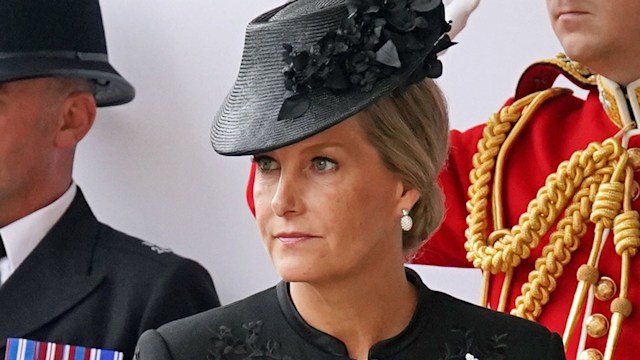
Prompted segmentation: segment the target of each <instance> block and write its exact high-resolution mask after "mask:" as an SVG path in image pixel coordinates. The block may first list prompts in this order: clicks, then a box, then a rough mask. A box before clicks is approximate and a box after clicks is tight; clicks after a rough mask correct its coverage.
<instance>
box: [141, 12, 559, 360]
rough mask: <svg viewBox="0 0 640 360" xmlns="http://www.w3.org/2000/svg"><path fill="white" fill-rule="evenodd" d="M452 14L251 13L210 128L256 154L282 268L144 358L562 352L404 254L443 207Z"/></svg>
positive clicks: (151, 346)
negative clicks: (448, 289)
mask: <svg viewBox="0 0 640 360" xmlns="http://www.w3.org/2000/svg"><path fill="white" fill-rule="evenodd" d="M448 29H449V25H448V24H447V23H446V22H445V21H444V10H443V6H442V4H441V2H440V1H432V0H413V1H406V0H395V1H394V0H386V1H384V0H360V1H351V0H347V1H345V0H298V1H295V2H292V3H288V4H285V5H283V6H281V7H279V8H277V9H274V10H272V11H270V12H267V13H265V14H263V15H261V16H259V17H258V18H257V19H255V20H254V21H253V22H252V23H251V24H249V26H248V28H247V36H246V42H245V51H244V56H243V60H242V64H241V66H240V74H239V76H238V79H237V81H236V84H235V85H234V88H233V89H232V91H231V93H230V94H229V96H228V97H227V99H226V100H225V103H224V104H223V106H222V108H221V110H220V112H219V113H218V114H217V116H216V122H215V124H214V127H213V130H212V142H213V146H214V148H215V150H216V151H217V152H219V153H221V154H224V155H253V156H254V162H255V164H256V167H257V168H258V171H257V174H256V179H255V185H254V186H255V187H254V198H255V207H256V220H257V223H258V227H259V229H260V233H261V236H262V238H263V241H264V244H265V247H266V249H267V251H268V252H269V255H270V256H271V258H272V261H273V263H274V266H275V267H276V269H277V271H278V272H279V274H280V275H281V276H282V278H283V281H282V282H280V283H279V284H278V285H277V286H276V287H273V288H271V289H268V290H265V291H263V292H261V293H259V294H256V295H253V296H251V297H249V298H247V299H244V300H241V301H239V302H236V303H234V304H231V305H228V306H226V307H224V308H220V309H215V310H212V311H209V312H205V313H202V314H199V315H196V316H193V317H190V318H187V319H183V320H180V321H177V322H173V323H170V324H168V325H166V326H164V327H162V328H160V329H159V330H158V331H148V332H147V333H145V334H144V335H143V336H142V337H141V339H140V341H139V348H138V350H139V351H138V355H137V356H138V358H139V359H154V360H155V359H176V360H177V359H205V358H206V359H211V360H222V359H227V360H233V359H283V360H284V359H313V360H316V359H318V360H322V359H327V360H328V359H363V360H366V359H402V360H411V359H420V360H424V359H448V360H451V359H481V360H484V359H518V360H523V359H564V355H563V349H562V344H561V340H560V338H559V336H558V335H556V334H551V333H550V332H548V331H547V330H546V329H544V328H543V327H541V326H539V325H536V324H534V323H530V322H527V321H525V320H521V319H517V318H514V317H510V316H508V315H504V314H498V313H494V312H492V311H490V310H487V309H483V308H480V307H476V306H474V305H471V304H467V303H464V302H462V301H459V300H457V299H454V298H452V297H450V296H448V295H445V294H442V293H439V292H436V291H432V290H430V289H428V288H427V287H426V286H425V285H424V284H422V282H421V280H420V278H419V277H418V275H417V274H416V273H414V272H413V271H411V270H409V269H405V268H404V266H403V263H404V259H405V257H406V255H407V254H408V253H409V252H411V251H412V250H413V249H414V248H416V247H417V246H418V245H419V244H420V242H421V239H424V238H426V237H427V236H428V235H429V234H430V233H431V232H432V231H433V230H434V229H435V228H436V227H437V226H438V224H439V222H440V220H441V217H442V213H443V205H442V195H441V192H440V189H439V188H438V185H437V182H436V175H437V174H438V171H439V169H440V168H441V167H442V165H443V162H444V159H445V157H446V153H447V150H446V149H447V135H448V133H447V130H448V122H447V115H446V106H445V103H444V100H443V98H442V95H441V93H440V91H439V90H438V88H437V86H436V85H435V83H434V82H433V80H431V79H427V80H425V78H434V77H437V76H439V75H440V73H441V64H440V62H439V61H438V60H437V57H436V54H437V53H438V52H439V51H441V50H443V49H445V48H446V47H448V46H449V45H450V44H451V43H450V41H449V39H448V37H447V36H446V35H445V33H446V31H447V30H448ZM283 44H284V46H283ZM283 48H284V53H283V50H282V49H283ZM283 68H284V70H283Z"/></svg>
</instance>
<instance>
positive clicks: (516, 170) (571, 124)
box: [414, 65, 640, 360]
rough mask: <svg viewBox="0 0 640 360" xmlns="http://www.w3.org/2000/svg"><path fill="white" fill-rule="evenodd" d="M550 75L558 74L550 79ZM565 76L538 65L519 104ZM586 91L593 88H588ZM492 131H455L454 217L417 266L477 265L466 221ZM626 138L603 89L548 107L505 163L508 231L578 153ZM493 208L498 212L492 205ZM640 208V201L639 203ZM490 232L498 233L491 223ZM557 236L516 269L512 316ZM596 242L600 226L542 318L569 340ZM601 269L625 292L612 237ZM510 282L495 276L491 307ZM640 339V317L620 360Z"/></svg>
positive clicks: (638, 292) (627, 328)
mask: <svg viewBox="0 0 640 360" xmlns="http://www.w3.org/2000/svg"><path fill="white" fill-rule="evenodd" d="M549 72H550V73H551V74H552V75H550V76H548V75H549V74H548V73H549ZM560 73H561V71H560V70H558V71H556V74H555V76H554V75H553V70H550V69H549V67H548V66H547V65H544V66H542V65H540V66H536V65H534V66H532V67H531V68H530V69H529V71H528V72H527V73H525V76H524V77H523V79H522V80H521V83H520V85H519V89H518V93H519V94H518V95H517V96H516V97H521V96H522V95H524V94H526V93H528V92H531V91H532V90H536V89H542V88H545V87H548V86H549V85H550V83H552V82H553V80H554V79H555V77H556V76H557V75H558V74H560ZM565 75H566V74H565ZM572 80H575V79H572ZM584 87H586V88H589V86H588V85H586V84H585V85H584ZM513 101H514V99H510V100H509V101H508V102H507V104H506V105H510V104H511V103H512V102H513ZM484 127H485V125H481V126H477V127H474V128H472V129H470V130H468V131H465V132H460V131H455V130H454V131H452V132H451V150H450V157H449V161H448V165H447V167H446V169H445V170H444V171H443V173H442V174H441V177H440V182H441V185H442V188H443V189H444V193H445V196H446V216H445V219H444V223H443V224H442V226H441V227H440V228H439V230H438V231H437V232H436V233H435V234H434V235H433V236H432V238H431V239H430V240H429V241H428V242H426V243H425V245H424V246H423V247H422V248H421V249H420V250H419V251H418V253H417V256H416V257H415V259H414V262H415V263H419V264H431V265H443V266H457V267H470V266H472V265H471V263H470V262H469V261H468V260H467V259H466V255H467V252H466V250H465V247H464V243H465V241H466V238H465V229H466V228H467V223H466V220H465V218H466V217H467V215H468V212H467V209H466V207H465V203H466V202H467V201H468V200H469V198H468V195H467V190H468V188H469V186H470V180H469V174H470V172H471V170H472V168H473V165H472V157H473V155H474V154H475V153H476V152H477V147H476V146H477V144H478V141H479V140H480V139H481V137H482V132H483V129H484ZM619 131H620V126H619V125H617V124H616V123H615V122H614V121H613V120H611V119H610V117H609V116H608V115H607V112H606V111H605V110H604V108H603V105H602V103H601V102H600V100H599V92H598V89H597V87H595V86H592V87H591V88H590V91H589V94H588V97H587V98H586V100H583V99H580V98H577V97H575V96H573V95H572V94H570V93H567V94H564V95H561V96H558V97H556V98H553V99H551V100H548V101H547V102H545V103H544V104H543V105H542V106H541V107H540V108H539V109H538V110H537V111H535V113H534V115H533V117H532V118H531V119H530V120H529V121H528V122H527V124H526V125H525V127H524V129H523V130H522V132H521V133H520V134H519V136H518V138H517V140H516V141H515V143H514V144H513V145H512V147H511V149H510V150H509V152H508V155H507V157H506V161H505V163H504V176H503V181H504V183H503V216H504V228H511V227H512V226H513V225H516V224H518V219H519V217H520V215H521V214H523V213H524V212H526V211H527V205H528V204H529V202H530V201H531V200H532V199H534V198H535V197H536V193H537V192H538V190H539V189H540V188H541V187H543V185H544V184H545V179H546V178H547V176H548V175H549V174H552V173H555V172H556V170H557V168H558V165H559V164H560V163H561V162H562V161H565V160H568V159H569V158H570V157H571V155H572V154H573V153H574V152H575V151H578V150H583V149H585V148H586V147H587V145H588V144H589V143H591V142H602V141H603V140H605V139H607V138H609V137H612V136H614V135H615V134H616V133H618V132H619ZM628 148H629V149H631V148H640V137H635V138H631V140H630V143H629V146H628ZM635 170H638V169H635ZM634 177H635V180H636V185H637V181H640V172H638V171H636V172H635V174H634ZM489 200H490V199H489ZM488 204H489V206H491V202H490V201H489V203H488ZM633 208H634V209H635V210H638V209H640V200H639V199H635V200H634V201H633ZM490 213H491V211H490V210H489V214H490ZM489 226H490V227H491V222H489ZM491 230H492V229H491V228H489V229H488V231H491ZM553 230H555V227H551V229H550V230H549V231H548V232H547V234H546V235H545V236H544V237H543V238H541V240H540V244H539V245H538V246H537V247H536V248H534V249H532V251H531V256H529V257H528V258H527V259H525V260H523V261H522V263H521V264H520V265H519V266H517V267H516V268H515V270H514V275H513V282H512V286H511V290H510V293H509V300H508V302H507V312H509V311H510V310H511V309H512V308H514V306H515V301H516V297H517V296H518V295H520V294H521V293H522V292H521V287H522V285H523V284H524V283H525V282H526V281H527V278H528V275H529V272H530V271H532V270H534V262H535V260H536V259H538V258H539V257H540V255H541V251H542V248H543V246H545V245H546V244H547V243H548V241H549V234H550V233H551V232H553ZM593 239H594V226H593V224H590V225H589V227H588V229H587V231H586V233H585V234H584V236H583V237H582V240H581V244H580V246H579V247H578V249H577V250H576V251H575V252H574V253H573V256H572V259H571V261H570V262H569V263H568V265H566V266H565V267H564V271H563V275H561V276H560V277H559V278H558V279H557V288H556V289H555V291H554V292H553V293H551V299H550V301H549V303H548V304H546V305H545V306H544V307H543V310H542V314H541V315H540V317H539V318H538V321H539V322H540V323H542V324H544V325H546V326H547V327H548V328H549V329H551V330H552V331H554V332H558V333H560V334H562V333H563V331H564V328H565V323H566V320H567V315H568V313H569V310H570V308H571V304H572V301H573V297H574V293H575V291H576V286H577V283H578V282H577V280H576V272H577V270H578V268H579V267H580V266H581V265H582V264H585V263H586V262H587V259H588V257H589V253H590V251H591V244H592V243H593ZM638 260H640V259H636V258H632V259H631V273H630V287H629V296H628V298H629V300H630V301H631V302H632V304H634V305H636V304H637V306H640V285H639V284H638V283H637V281H638V279H640V261H638ZM598 268H599V275H600V276H607V277H609V278H611V279H613V280H614V282H615V283H616V284H617V285H618V291H619V284H620V276H621V257H620V256H619V255H618V254H617V253H616V251H615V248H614V244H613V241H612V240H611V238H609V239H607V240H606V244H605V246H604V250H603V252H602V255H601V260H600V262H599V266H598ZM503 278H504V275H503V274H498V275H494V276H492V277H491V283H490V288H489V295H488V302H489V306H490V307H491V308H496V307H497V304H498V299H499V297H500V292H501V289H502V285H503ZM614 298H615V297H614ZM611 301H612V299H610V300H605V301H600V300H597V299H595V300H594V303H593V310H592V314H602V315H604V317H606V319H611V315H612V314H611V310H610V305H611ZM635 310H638V309H635ZM583 311H584V308H583ZM582 321H583V319H582V317H581V318H580V319H579V320H578V325H577V326H576V328H575V330H574V333H573V336H572V338H571V341H570V343H569V344H568V346H567V348H566V353H567V358H568V359H575V358H576V356H577V354H576V353H577V351H578V342H579V338H580V336H581V332H582V331H581V329H582ZM601 332H602V331H601ZM639 334H640V311H636V312H633V313H632V314H631V315H630V317H628V318H627V319H626V320H625V321H624V323H623V326H622V331H621V336H620V339H619V342H618V345H617V349H616V351H615V356H614V359H625V360H626V359H636V358H640V355H637V354H634V352H635V350H636V346H637V344H636V343H637V340H638V339H639V336H640V335H639ZM606 342H607V334H606V331H605V333H604V335H603V336H602V337H600V338H594V337H592V336H587V338H586V346H585V348H586V349H597V350H599V351H600V352H602V353H604V352H605V344H606ZM583 356H585V355H583ZM584 358H585V359H587V358H588V357H584ZM580 359H583V357H581V358H580Z"/></svg>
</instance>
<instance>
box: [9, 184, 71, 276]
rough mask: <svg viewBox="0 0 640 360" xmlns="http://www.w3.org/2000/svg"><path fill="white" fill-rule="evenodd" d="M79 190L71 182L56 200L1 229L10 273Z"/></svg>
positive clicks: (43, 235)
mask: <svg viewBox="0 0 640 360" xmlns="http://www.w3.org/2000/svg"><path fill="white" fill-rule="evenodd" d="M77 192H78V190H77V186H76V184H75V183H71V186H69V189H67V191H66V192H65V193H64V194H62V196H60V197H59V198H58V199H57V200H56V201H54V202H52V203H51V204H49V205H47V206H45V207H43V208H41V209H39V210H36V211H34V212H32V213H31V214H29V215H27V216H25V217H23V218H21V219H18V220H16V221H14V222H12V223H11V224H9V225H7V226H5V227H3V228H1V229H0V235H2V240H3V242H4V247H5V249H6V250H7V258H8V260H9V272H10V273H13V272H14V271H15V270H16V269H17V268H18V266H20V264H22V262H23V261H24V259H26V258H27V256H29V254H31V252H32V251H33V249H35V248H36V246H38V244H40V242H41V241H42V239H44V237H45V236H46V235H47V233H48V232H49V230H51V228H53V226H54V225H55V224H56V223H57V222H58V220H60V218H61V217H62V215H63V214H64V213H65V211H67V209H68V208H69V206H70V205H71V202H72V201H73V198H74V197H75V196H76V193H77ZM5 276H7V275H5V274H4V273H3V274H2V277H3V278H4V277H5Z"/></svg>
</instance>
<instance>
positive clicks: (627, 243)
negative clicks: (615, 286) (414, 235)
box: [465, 88, 640, 359]
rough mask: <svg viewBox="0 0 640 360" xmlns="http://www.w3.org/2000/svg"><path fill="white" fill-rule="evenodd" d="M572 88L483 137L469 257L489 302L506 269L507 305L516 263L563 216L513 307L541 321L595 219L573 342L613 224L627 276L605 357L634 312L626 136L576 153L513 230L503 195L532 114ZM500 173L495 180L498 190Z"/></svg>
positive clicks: (535, 101) (522, 104)
mask: <svg viewBox="0 0 640 360" xmlns="http://www.w3.org/2000/svg"><path fill="white" fill-rule="evenodd" d="M569 91H570V90H568V89H560V88H551V89H547V90H543V91H539V92H536V93H533V94H530V95H528V96H526V97H524V98H522V99H520V100H518V101H516V102H514V103H513V104H512V105H511V106H508V107H505V108H503V109H502V111H501V112H500V113H497V114H494V115H493V116H492V118H491V119H490V120H489V122H488V123H487V125H486V127H485V129H484V133H483V138H482V139H481V140H480V141H479V142H478V152H477V153H476V154H475V155H474V156H473V166H474V169H473V170H472V171H471V173H470V180H471V186H470V187H469V190H468V196H469V201H468V202H467V205H466V206H467V211H468V213H469V215H468V216H467V225H468V228H467V230H466V232H465V235H466V238H467V241H466V243H465V249H466V250H467V259H468V260H469V261H470V262H472V263H473V265H474V266H475V267H477V268H481V269H482V270H483V274H484V282H483V295H482V299H481V304H482V305H483V306H486V305H487V299H488V294H489V281H490V276H491V274H496V273H498V272H503V273H505V281H504V284H503V287H502V293H501V296H500V303H499V306H498V310H499V311H504V310H505V308H506V303H507V299H508V296H509V291H510V285H511V280H512V275H513V269H514V268H515V267H517V266H518V265H519V264H520V263H521V261H522V259H526V258H528V257H529V256H530V250H531V249H533V248H535V247H537V246H538V244H539V240H540V238H541V237H543V236H544V235H545V234H547V233H548V231H549V230H550V227H551V226H552V225H553V224H554V223H555V222H556V221H557V220H558V219H559V218H560V217H561V214H562V217H561V218H560V220H559V221H558V224H557V227H556V229H555V230H554V231H553V232H552V233H551V235H550V237H549V243H548V244H547V245H546V246H544V248H543V250H542V255H541V256H540V258H538V259H536V261H535V269H534V270H532V271H531V272H530V273H529V277H528V281H527V282H526V283H525V284H524V285H523V286H522V288H521V291H522V293H521V294H520V295H519V296H518V297H517V299H516V303H515V307H514V308H513V309H512V310H511V314H512V315H516V316H519V317H522V318H526V319H529V320H533V321H535V320H536V319H537V318H538V317H539V316H540V314H541V313H542V308H543V306H544V305H545V304H547V303H548V302H549V300H550V298H551V294H552V293H553V291H554V290H555V288H556V279H558V278H559V277H560V276H561V275H562V273H563V267H564V266H565V265H566V264H568V263H569V261H570V260H571V255H572V253H573V252H574V251H575V250H576V249H577V248H578V247H579V246H580V239H581V238H582V236H583V235H584V234H585V232H586V229H587V222H588V221H591V222H593V223H594V224H595V237H594V242H593V245H592V248H591V253H590V256H589V260H588V262H587V264H585V265H582V267H581V268H580V270H579V272H578V281H579V284H578V290H577V291H576V294H575V297H574V301H573V304H572V307H571V312H570V315H569V318H568V320H567V327H566V329H565V333H564V337H563V340H564V343H565V345H566V344H568V342H569V338H570V336H571V333H572V330H573V328H574V327H575V324H576V322H577V320H578V317H579V315H580V312H581V310H582V306H583V304H584V301H585V298H586V295H587V292H588V290H589V288H590V286H591V285H593V284H594V283H595V282H596V281H597V280H598V270H597V262H598V256H599V251H600V248H601V244H602V242H603V241H604V240H605V239H603V233H605V229H611V228H613V231H614V243H615V247H616V252H617V253H618V254H619V255H620V256H621V257H622V278H621V291H620V294H619V298H618V299H616V300H615V301H614V302H613V303H612V306H611V308H612V309H611V310H612V312H613V313H614V315H613V318H612V326H611V329H610V334H609V339H608V341H607V347H606V351H605V359H611V356H612V355H613V351H614V349H615V346H616V343H617V339H618V337H619V334H620V328H621V325H622V321H623V319H624V318H625V317H628V316H629V314H630V313H631V303H630V302H629V300H627V294H628V291H627V290H628V283H629V272H630V265H629V262H630V258H631V257H632V256H634V255H635V254H636V252H637V249H638V247H640V230H639V229H640V220H638V219H639V215H638V213H637V212H636V211H633V210H632V209H631V197H632V195H631V191H632V188H633V185H632V182H633V171H632V169H631V168H630V167H629V166H628V164H627V158H628V155H627V152H626V150H625V149H624V148H623V147H622V146H621V144H620V141H619V139H617V137H618V136H614V137H612V138H609V139H607V140H605V141H604V142H602V143H596V142H594V143H591V144H589V145H588V147H587V148H586V149H584V150H582V151H576V152H575V153H574V154H573V155H572V156H571V158H570V159H569V160H568V161H564V162H562V163H561V164H560V165H559V166H558V169H557V171H556V172H555V173H554V174H551V175H549V176H548V177H547V179H546V181H545V185H544V186H543V187H542V188H541V189H540V190H539V191H538V193H537V195H536V198H535V199H533V200H531V202H530V203H529V205H528V207H527V211H526V212H525V213H523V214H522V215H521V216H520V218H519V221H518V224H517V225H515V226H513V227H512V228H510V229H505V228H504V226H503V218H502V216H503V214H502V198H501V197H502V174H503V170H504V169H503V168H504V161H505V157H506V154H507V152H508V150H509V148H510V147H511V145H512V144H513V142H514V141H515V139H516V138H517V136H518V134H519V133H520V131H521V130H522V129H523V128H524V126H525V125H526V124H527V122H528V121H529V119H530V118H531V116H532V114H534V113H535V111H536V110H537V109H538V108H539V107H540V106H541V105H542V104H543V103H545V102H546V101H548V100H549V99H552V98H555V97H557V96H560V95H563V94H567V93H568V92H569ZM492 177H494V181H493V188H492V189H491V191H490V190H489V184H490V183H491V180H492ZM489 194H491V196H492V210H493V212H492V215H493V229H494V230H493V231H492V232H491V233H489V234H487V227H488V226H487V222H488V220H487V211H488V210H487V206H488V201H487V197H488V196H489Z"/></svg>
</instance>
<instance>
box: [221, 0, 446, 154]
mask: <svg viewBox="0 0 640 360" xmlns="http://www.w3.org/2000/svg"><path fill="white" fill-rule="evenodd" d="M450 29H451V26H450V25H449V23H448V22H447V21H446V20H445V17H444V5H443V4H442V1H441V0H297V1H293V2H290V3H288V4H285V5H283V6H281V7H279V8H276V9H273V10H271V11H269V12H267V13H265V14H263V15H261V16H259V17H257V18H256V19H255V20H253V21H252V22H251V23H250V24H249V25H248V26H247V32H246V39H245V46H244V53H243V57H242V62H241V65H240V72H239V75H238V78H237V80H236V82H235V84H234V86H233V88H232V90H231V91H230V93H229V95H228V96H227V98H226V99H225V101H224V103H223V104H222V106H221V108H220V110H219V111H218V113H217V114H216V118H215V121H214V125H213V128H212V131H211V141H212V144H213V147H214V149H215V150H216V151H217V152H218V153H220V154H223V155H247V154H255V153H260V152H265V151H270V150H274V149H277V148H280V147H283V146H286V145H289V144H292V143H295V142H298V141H300V140H302V139H304V138H306V137H309V136H312V135H314V134H316V133H318V132H320V131H322V130H325V129H327V128H329V127H331V126H333V125H335V124H337V123H339V122H340V121H342V120H344V119H346V118H348V117H350V116H352V115H354V114H356V113H357V112H359V111H361V110H363V109H364V108H365V107H367V106H368V105H370V104H372V103H373V102H375V101H376V100H377V99H379V98H380V97H381V96H383V95H386V94H389V93H391V92H393V91H398V90H402V89H403V88H405V87H406V86H408V85H410V84H413V83H416V82H418V81H421V80H423V79H424V78H427V77H429V78H437V77H439V76H440V75H441V74H442V63H441V62H440V61H439V60H438V58H437V54H438V53H439V52H440V51H442V50H445V49H446V48H448V47H449V46H451V45H453V43H452V42H451V40H450V39H449V37H448V35H447V34H446V33H447V32H448V31H449V30H450Z"/></svg>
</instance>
